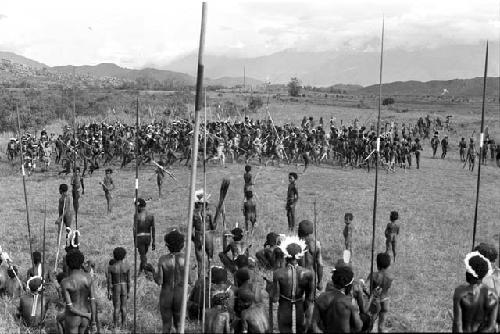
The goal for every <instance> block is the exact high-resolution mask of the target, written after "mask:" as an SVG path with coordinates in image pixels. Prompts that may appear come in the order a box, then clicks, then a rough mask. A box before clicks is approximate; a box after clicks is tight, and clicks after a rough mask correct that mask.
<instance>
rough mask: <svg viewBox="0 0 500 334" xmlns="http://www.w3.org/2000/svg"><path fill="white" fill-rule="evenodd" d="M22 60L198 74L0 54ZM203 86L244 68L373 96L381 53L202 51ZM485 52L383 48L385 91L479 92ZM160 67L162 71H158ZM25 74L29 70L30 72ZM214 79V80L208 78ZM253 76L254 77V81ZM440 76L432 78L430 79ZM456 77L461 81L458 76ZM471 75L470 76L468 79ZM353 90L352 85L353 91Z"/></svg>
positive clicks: (189, 68) (188, 78) (119, 71)
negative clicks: (252, 55)
mask: <svg viewBox="0 0 500 334" xmlns="http://www.w3.org/2000/svg"><path fill="white" fill-rule="evenodd" d="M2 59H7V60H9V61H11V62H12V63H17V64H22V65H24V66H27V67H28V68H34V69H36V70H37V71H38V72H37V75H40V72H41V73H42V74H43V73H46V72H50V73H52V74H55V75H59V74H61V75H64V76H65V77H66V78H67V77H69V76H70V75H71V73H72V72H73V68H75V72H76V73H77V74H78V75H80V76H88V77H91V78H118V79H120V80H125V81H127V80H128V81H140V80H143V79H146V81H147V79H153V80H156V81H158V82H163V83H167V84H168V85H170V86H172V87H185V86H193V85H194V84H195V75H196V64H197V58H196V55H187V56H184V57H181V58H179V59H177V60H174V61H172V62H170V63H169V64H167V65H163V66H156V68H153V64H150V66H149V67H147V68H143V69H128V68H123V67H120V66H118V65H116V64H112V63H102V64H98V65H94V66H88V65H86V66H75V67H73V66H54V67H49V66H47V65H45V64H43V63H40V62H37V61H35V60H32V59H29V58H26V57H23V56H20V55H17V54H15V53H11V52H0V60H2ZM204 59H205V61H204V62H205V85H206V86H208V85H214V86H215V85H217V86H226V87H234V86H238V85H242V84H243V80H244V79H243V68H244V70H245V74H246V77H245V80H246V81H245V82H246V84H247V85H251V86H254V87H255V86H259V85H263V84H264V83H265V82H271V83H273V84H286V83H287V82H288V81H289V80H290V78H291V77H298V78H299V79H300V81H301V82H302V84H304V85H314V86H333V87H339V86H340V87H342V85H340V83H341V84H343V85H344V86H343V87H350V89H349V91H351V92H352V91H354V90H355V89H357V88H358V85H360V84H361V85H363V86H365V87H364V88H361V86H359V88H361V89H359V90H358V92H357V93H359V94H376V93H377V89H378V88H377V87H378V86H372V85H373V84H375V83H376V82H377V81H378V75H379V66H380V64H379V61H380V54H378V53H377V52H345V51H344V52H333V51H332V52H297V51H293V50H286V51H283V52H279V53H276V54H272V55H269V56H262V57H256V58H231V57H227V56H215V55H206V56H205V57H204ZM498 65H499V58H498V43H497V44H490V59H489V69H490V70H489V77H490V79H489V81H488V85H487V89H488V90H487V94H488V95H498V94H499V93H498V80H494V79H492V78H491V77H492V76H495V75H498ZM483 66H484V50H483V47H482V46H481V45H478V46H470V45H466V46H448V47H441V48H438V49H426V50H417V51H405V50H396V49H393V50H387V51H386V52H384V68H383V81H384V82H390V83H387V84H384V90H385V91H387V92H390V93H391V94H394V95H405V94H406V95H440V94H441V93H442V92H443V90H444V89H446V90H447V91H448V92H449V94H451V95H470V96H479V95H481V91H482V79H481V78H478V77H479V75H481V74H482V72H483ZM160 68H161V69H160ZM28 75H29V74H28ZM211 78H216V79H211ZM255 78H257V79H255ZM436 78H440V79H444V80H432V79H436ZM457 78H460V79H457ZM468 78H473V79H468ZM352 88H354V89H352Z"/></svg>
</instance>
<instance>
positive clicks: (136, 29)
mask: <svg viewBox="0 0 500 334" xmlns="http://www.w3.org/2000/svg"><path fill="white" fill-rule="evenodd" d="M499 2H500V1H499V0H479V1H473V0H451V1H448V0H447V1H443V0H414V1H408V0H375V1H368V0H364V1H363V0H342V1H338V0H329V1H326V0H325V1H318V0H316V1H312V0H308V1H271V0H264V1H240V0H211V1H208V12H207V13H208V17H207V37H206V52H207V53H211V54H227V55H231V56H245V57H254V56H260V55H267V54H271V53H274V52H277V51H281V50H283V49H287V48H294V49H297V50H303V51H306V50H310V51H320V50H321V51H323V50H329V49H357V50H367V51H372V50H374V49H378V48H379V43H380V30H381V23H382V15H384V16H385V24H386V40H385V47H386V48H406V49H415V48H421V47H436V46H440V45H443V44H478V43H480V42H484V40H485V39H490V40H493V41H498V40H499V38H500V21H499V17H500V8H499ZM200 18H201V1H199V0H174V1H167V0H157V1H152V0H142V1H138V0H134V1H129V0H119V1H117V0H105V1H104V0H86V1H68V0H56V1H53V0H45V1H40V0H29V1H23V0H5V1H2V6H1V7H0V51H12V52H15V53H18V54H20V55H23V56H26V57H28V58H32V59H34V60H37V61H40V62H43V63H45V64H47V65H50V66H55V65H69V64H73V65H84V64H87V65H95V64H98V63H102V62H114V63H116V64H118V65H120V66H124V67H129V68H140V67H142V66H143V65H145V64H166V63H168V62H169V61H170V60H172V59H174V58H175V57H179V56H182V55H184V54H187V53H190V52H193V51H195V50H196V49H197V47H198V42H199V31H200V21H201V20H200Z"/></svg>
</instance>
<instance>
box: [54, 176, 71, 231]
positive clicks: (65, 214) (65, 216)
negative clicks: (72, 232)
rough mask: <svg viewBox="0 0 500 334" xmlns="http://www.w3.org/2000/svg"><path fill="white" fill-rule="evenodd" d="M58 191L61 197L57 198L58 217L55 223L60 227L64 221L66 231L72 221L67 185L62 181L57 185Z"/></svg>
mask: <svg viewBox="0 0 500 334" xmlns="http://www.w3.org/2000/svg"><path fill="white" fill-rule="evenodd" d="M59 193H60V194H61V197H60V198H59V218H57V220H56V224H57V225H58V226H59V229H60V228H61V224H62V223H64V225H65V227H66V233H68V230H69V229H70V228H71V222H72V221H73V211H72V210H71V199H70V197H69V195H68V185H67V184H65V183H63V184H61V185H59Z"/></svg>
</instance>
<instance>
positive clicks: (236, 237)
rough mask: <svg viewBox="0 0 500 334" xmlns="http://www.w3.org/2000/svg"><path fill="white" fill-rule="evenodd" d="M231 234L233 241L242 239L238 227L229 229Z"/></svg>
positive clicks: (241, 231) (241, 233)
mask: <svg viewBox="0 0 500 334" xmlns="http://www.w3.org/2000/svg"><path fill="white" fill-rule="evenodd" d="M231 234H232V235H233V239H234V241H240V240H241V239H243V230H242V229H241V228H239V227H236V228H233V229H232V230H231Z"/></svg>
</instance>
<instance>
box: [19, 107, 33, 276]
mask: <svg viewBox="0 0 500 334" xmlns="http://www.w3.org/2000/svg"><path fill="white" fill-rule="evenodd" d="M16 113H17V128H18V130H19V143H20V144H21V171H22V174H23V190H24V203H25V205H26V225H27V226H28V242H29V245H30V257H31V264H32V265H33V268H34V267H35V261H33V246H32V245H31V227H30V210H29V207H28V193H27V192H26V171H25V170H24V152H23V140H22V135H21V117H19V108H18V106H17V105H16Z"/></svg>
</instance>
